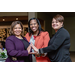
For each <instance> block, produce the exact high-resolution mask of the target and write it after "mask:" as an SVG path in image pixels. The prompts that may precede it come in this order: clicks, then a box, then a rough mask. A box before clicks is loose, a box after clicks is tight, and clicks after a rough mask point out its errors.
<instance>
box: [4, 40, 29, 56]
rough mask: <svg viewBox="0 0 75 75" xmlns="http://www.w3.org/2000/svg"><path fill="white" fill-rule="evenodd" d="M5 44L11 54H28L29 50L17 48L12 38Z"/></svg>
mask: <svg viewBox="0 0 75 75" xmlns="http://www.w3.org/2000/svg"><path fill="white" fill-rule="evenodd" d="M5 46H6V50H7V53H8V55H10V56H14V57H23V56H28V51H27V50H15V45H14V43H13V41H12V40H6V43H5Z"/></svg>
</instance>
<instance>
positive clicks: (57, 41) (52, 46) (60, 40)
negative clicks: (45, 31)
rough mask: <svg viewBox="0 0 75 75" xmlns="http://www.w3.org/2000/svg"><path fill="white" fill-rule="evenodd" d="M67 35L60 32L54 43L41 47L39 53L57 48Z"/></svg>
mask: <svg viewBox="0 0 75 75" xmlns="http://www.w3.org/2000/svg"><path fill="white" fill-rule="evenodd" d="M65 39H66V35H65V34H64V33H59V34H58V35H57V36H56V37H55V39H54V41H53V43H52V44H50V45H49V46H48V47H45V48H41V49H39V53H46V52H51V51H53V50H57V49H58V48H59V47H60V46H61V45H62V44H63V42H64V41H65Z"/></svg>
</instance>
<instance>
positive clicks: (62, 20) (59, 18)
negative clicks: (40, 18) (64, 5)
mask: <svg viewBox="0 0 75 75" xmlns="http://www.w3.org/2000/svg"><path fill="white" fill-rule="evenodd" d="M53 18H54V19H55V20H56V21H59V22H64V17H63V16H62V15H60V14H57V15H56V16H54V17H53Z"/></svg>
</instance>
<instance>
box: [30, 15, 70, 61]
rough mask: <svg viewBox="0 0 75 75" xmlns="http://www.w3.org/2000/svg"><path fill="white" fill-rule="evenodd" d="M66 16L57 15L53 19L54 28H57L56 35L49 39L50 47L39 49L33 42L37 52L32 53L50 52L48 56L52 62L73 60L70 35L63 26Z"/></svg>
mask: <svg viewBox="0 0 75 75" xmlns="http://www.w3.org/2000/svg"><path fill="white" fill-rule="evenodd" d="M63 22H64V17H63V16H62V15H59V14H58V15H56V16H54V17H53V19H52V28H53V29H54V30H55V32H56V33H55V35H54V36H53V37H52V38H51V40H50V41H49V45H48V47H45V48H40V49H37V48H36V47H35V46H34V45H33V44H30V46H31V47H32V48H33V49H34V50H35V52H32V53H31V52H30V54H42V53H46V52H47V53H48V57H49V59H50V60H51V61H52V62H71V58H70V53H69V49H70V35H69V32H68V31H67V30H66V29H65V28H64V27H63Z"/></svg>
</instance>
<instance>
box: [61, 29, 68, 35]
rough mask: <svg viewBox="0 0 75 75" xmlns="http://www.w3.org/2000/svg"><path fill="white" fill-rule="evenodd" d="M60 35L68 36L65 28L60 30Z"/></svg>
mask: <svg viewBox="0 0 75 75" xmlns="http://www.w3.org/2000/svg"><path fill="white" fill-rule="evenodd" d="M60 33H62V34H69V32H68V31H67V30H66V29H65V28H62V29H61V30H60Z"/></svg>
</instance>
